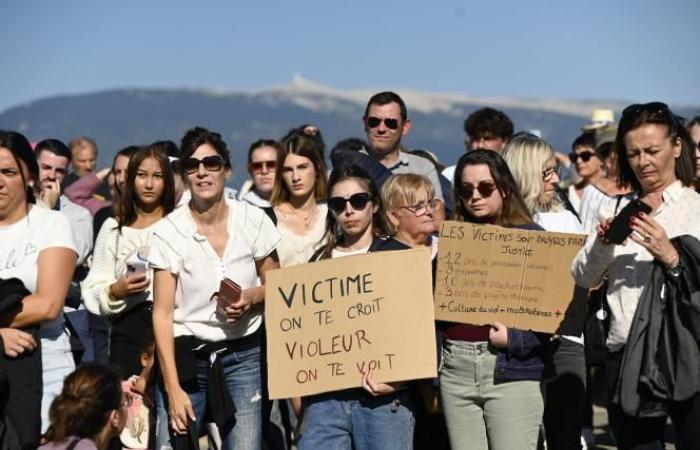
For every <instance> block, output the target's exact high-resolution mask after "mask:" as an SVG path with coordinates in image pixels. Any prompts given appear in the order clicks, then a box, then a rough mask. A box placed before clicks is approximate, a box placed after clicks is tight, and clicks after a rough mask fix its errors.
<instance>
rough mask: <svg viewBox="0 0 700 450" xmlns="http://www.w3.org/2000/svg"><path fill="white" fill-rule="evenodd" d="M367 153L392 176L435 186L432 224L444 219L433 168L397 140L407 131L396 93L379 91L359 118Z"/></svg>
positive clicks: (405, 114)
mask: <svg viewBox="0 0 700 450" xmlns="http://www.w3.org/2000/svg"><path fill="white" fill-rule="evenodd" d="M363 122H364V126H365V132H366V133H367V142H368V144H369V149H368V151H369V153H370V155H372V156H373V157H374V158H376V159H377V161H379V162H380V163H382V165H384V167H386V168H387V169H389V171H391V173H392V174H398V173H415V174H418V175H425V176H426V177H428V179H429V180H430V181H431V183H433V186H434V187H435V198H436V199H437V200H439V201H438V202H437V205H436V208H435V216H434V217H435V222H436V224H438V226H439V224H440V223H441V222H442V221H443V220H444V219H445V200H444V197H443V193H442V189H441V188H440V180H439V178H438V174H437V171H436V170H435V166H434V165H433V164H432V163H431V162H430V161H428V160H426V159H425V158H421V157H420V156H416V155H411V154H409V153H406V152H405V151H403V148H402V146H401V138H402V137H403V136H405V135H406V134H408V132H409V131H410V130H411V120H410V119H409V118H408V112H407V110H406V104H405V103H404V101H403V99H402V98H401V97H399V96H398V94H396V93H394V92H390V91H386V92H380V93H378V94H375V95H373V96H372V98H370V99H369V102H367V107H366V108H365V115H364V117H363Z"/></svg>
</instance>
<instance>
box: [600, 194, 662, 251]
mask: <svg viewBox="0 0 700 450" xmlns="http://www.w3.org/2000/svg"><path fill="white" fill-rule="evenodd" d="M650 212H651V206H649V205H647V204H646V203H644V202H643V201H641V200H639V199H638V198H635V199H634V200H632V201H631V202H629V203H628V204H627V206H625V207H624V208H622V210H621V211H620V212H619V213H618V215H617V216H615V218H614V219H613V221H612V222H610V228H608V231H606V232H605V236H604V237H605V239H607V240H609V241H610V242H613V243H615V244H618V245H619V244H622V243H623V242H625V239H627V238H628V237H629V235H630V234H632V228H630V219H632V217H635V216H638V215H639V214H640V213H645V214H649V213H650Z"/></svg>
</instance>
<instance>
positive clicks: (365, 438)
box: [298, 390, 415, 450]
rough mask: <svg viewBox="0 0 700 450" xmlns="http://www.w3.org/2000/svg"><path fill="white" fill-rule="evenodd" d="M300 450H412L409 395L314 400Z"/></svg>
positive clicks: (352, 393) (338, 395)
mask: <svg viewBox="0 0 700 450" xmlns="http://www.w3.org/2000/svg"><path fill="white" fill-rule="evenodd" d="M305 414H306V418H305V423H304V428H303V434H302V436H301V440H300V441H299V445H298V447H299V450H316V449H318V450H327V449H334V450H336V449H338V450H350V449H354V450H374V449H376V450H391V449H395V450H412V449H413V428H414V427H415V420H414V417H413V405H412V403H411V401H410V399H409V396H408V393H406V392H401V393H399V394H397V395H388V396H382V397H371V396H370V395H369V394H365V393H363V392H362V391H359V390H347V391H341V392H335V393H331V394H324V395H318V396H314V397H311V398H310V399H309V404H308V406H307V408H306V412H305Z"/></svg>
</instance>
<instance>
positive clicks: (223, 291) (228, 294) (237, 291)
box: [219, 277, 241, 305]
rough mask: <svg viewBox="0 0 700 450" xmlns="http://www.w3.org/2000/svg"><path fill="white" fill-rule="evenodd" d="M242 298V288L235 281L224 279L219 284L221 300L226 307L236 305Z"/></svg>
mask: <svg viewBox="0 0 700 450" xmlns="http://www.w3.org/2000/svg"><path fill="white" fill-rule="evenodd" d="M240 298H241V287H240V286H239V285H238V283H236V282H235V281H233V280H231V279H229V278H226V277H224V279H223V280H221V283H220V284H219V300H220V301H222V302H224V304H226V305H230V304H232V303H236V302H237V301H238V300H240Z"/></svg>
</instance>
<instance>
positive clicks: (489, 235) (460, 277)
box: [435, 221, 586, 333]
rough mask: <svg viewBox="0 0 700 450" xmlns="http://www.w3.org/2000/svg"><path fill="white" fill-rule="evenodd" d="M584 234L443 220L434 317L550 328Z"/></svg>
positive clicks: (564, 301)
mask: <svg viewBox="0 0 700 450" xmlns="http://www.w3.org/2000/svg"><path fill="white" fill-rule="evenodd" d="M585 239H586V236H585V235H581V234H568V233H549V232H544V231H526V230H519V229H514V228H502V227H497V226H493V225H475V224H470V223H464V222H453V221H445V222H443V224H442V229H441V230H440V241H439V252H438V255H439V258H438V269H437V280H436V288H435V317H436V319H437V320H445V321H449V322H460V323H469V324H474V325H484V324H488V323H491V322H493V321H499V322H501V323H503V324H505V325H506V326H509V327H515V328H520V329H525V330H535V331H542V332H547V333H553V332H555V331H556V330H557V328H558V327H559V324H560V323H561V321H562V319H563V318H564V314H565V312H566V310H567V307H568V306H569V303H570V302H571V299H572V293H573V291H574V280H573V278H572V276H571V262H572V261H573V259H574V257H575V256H576V254H577V253H578V251H579V250H580V249H581V247H582V246H583V244H584V242H585Z"/></svg>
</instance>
